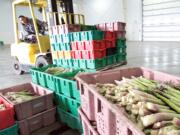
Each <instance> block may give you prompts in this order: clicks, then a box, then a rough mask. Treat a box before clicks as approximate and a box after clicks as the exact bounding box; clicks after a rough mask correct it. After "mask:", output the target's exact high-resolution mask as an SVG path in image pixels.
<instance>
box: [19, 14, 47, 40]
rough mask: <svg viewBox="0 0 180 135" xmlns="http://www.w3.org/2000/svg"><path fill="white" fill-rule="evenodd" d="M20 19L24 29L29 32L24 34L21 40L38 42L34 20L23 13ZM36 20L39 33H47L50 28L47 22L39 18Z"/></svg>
mask: <svg viewBox="0 0 180 135" xmlns="http://www.w3.org/2000/svg"><path fill="white" fill-rule="evenodd" d="M18 19H19V22H20V23H21V25H22V26H23V29H24V31H25V32H27V35H23V37H22V38H21V40H22V41H25V42H28V43H36V42H37V39H36V32H35V28H34V24H33V20H32V19H31V18H28V17H26V16H23V15H20V16H19V17H18ZM36 22H37V27H38V31H39V34H41V35H45V31H47V30H48V25H47V23H46V22H43V21H40V20H38V19H36Z"/></svg>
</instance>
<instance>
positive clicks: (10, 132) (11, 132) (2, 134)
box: [0, 124, 19, 135]
mask: <svg viewBox="0 0 180 135" xmlns="http://www.w3.org/2000/svg"><path fill="white" fill-rule="evenodd" d="M0 135H19V134H18V125H17V124H15V125H14V126H12V127H9V128H6V129H4V130H1V131H0Z"/></svg>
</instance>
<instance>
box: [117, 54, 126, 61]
mask: <svg viewBox="0 0 180 135" xmlns="http://www.w3.org/2000/svg"><path fill="white" fill-rule="evenodd" d="M126 56H127V54H126V53H123V54H122V53H121V54H117V55H116V61H117V62H122V61H126Z"/></svg>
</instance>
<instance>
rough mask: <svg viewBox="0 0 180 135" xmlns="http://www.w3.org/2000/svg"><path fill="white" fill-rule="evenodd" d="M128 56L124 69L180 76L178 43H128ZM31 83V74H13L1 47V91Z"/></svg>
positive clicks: (10, 62)
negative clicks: (134, 68) (148, 70)
mask: <svg viewBox="0 0 180 135" xmlns="http://www.w3.org/2000/svg"><path fill="white" fill-rule="evenodd" d="M127 54H128V55H127V61H128V64H127V65H126V66H123V67H138V66H144V67H149V68H152V69H155V70H159V71H163V72H167V73H171V74H174V75H179V76H180V70H179V67H180V45H179V43H178V42H145V43H141V42H128V43H127ZM30 81H31V78H30V75H29V74H24V75H16V74H14V73H13V69H12V58H11V56H10V49H9V47H7V46H6V47H5V46H4V47H0V89H1V88H5V87H9V86H13V85H16V84H21V83H24V82H30Z"/></svg>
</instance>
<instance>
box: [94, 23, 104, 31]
mask: <svg viewBox="0 0 180 135" xmlns="http://www.w3.org/2000/svg"><path fill="white" fill-rule="evenodd" d="M96 28H97V29H98V30H102V31H106V24H105V23H102V24H97V25H96Z"/></svg>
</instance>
